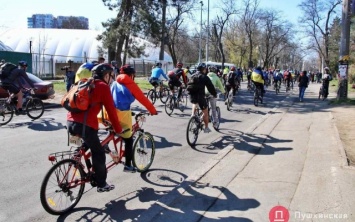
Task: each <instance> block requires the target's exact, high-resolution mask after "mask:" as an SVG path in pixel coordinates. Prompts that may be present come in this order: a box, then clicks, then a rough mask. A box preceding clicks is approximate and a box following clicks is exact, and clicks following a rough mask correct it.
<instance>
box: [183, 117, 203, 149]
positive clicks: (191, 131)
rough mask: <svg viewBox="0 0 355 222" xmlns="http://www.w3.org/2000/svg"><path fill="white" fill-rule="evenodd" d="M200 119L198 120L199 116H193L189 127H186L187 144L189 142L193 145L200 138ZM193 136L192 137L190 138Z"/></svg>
mask: <svg viewBox="0 0 355 222" xmlns="http://www.w3.org/2000/svg"><path fill="white" fill-rule="evenodd" d="M199 122H200V121H199V120H198V117H196V116H193V117H191V118H190V120H189V123H188V124H187V128H186V140H187V144H189V146H191V147H193V146H195V144H196V141H197V138H198V134H199V130H200V127H199V124H200V123H199ZM190 136H191V138H190Z"/></svg>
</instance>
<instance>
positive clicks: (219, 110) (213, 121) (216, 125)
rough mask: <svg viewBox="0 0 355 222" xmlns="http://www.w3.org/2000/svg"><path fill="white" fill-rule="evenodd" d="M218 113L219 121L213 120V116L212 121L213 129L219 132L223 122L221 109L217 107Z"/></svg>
mask: <svg viewBox="0 0 355 222" xmlns="http://www.w3.org/2000/svg"><path fill="white" fill-rule="evenodd" d="M216 112H217V119H216V120H215V119H213V116H212V118H211V119H212V124H213V128H214V129H215V130H217V131H218V129H219V125H220V121H221V109H220V108H219V107H218V106H217V107H216Z"/></svg>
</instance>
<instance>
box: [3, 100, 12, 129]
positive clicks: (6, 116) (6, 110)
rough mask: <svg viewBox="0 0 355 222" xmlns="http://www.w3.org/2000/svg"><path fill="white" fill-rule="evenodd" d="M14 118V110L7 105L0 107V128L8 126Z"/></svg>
mask: <svg viewBox="0 0 355 222" xmlns="http://www.w3.org/2000/svg"><path fill="white" fill-rule="evenodd" d="M13 117H14V110H13V108H12V106H10V105H9V104H7V103H5V102H4V103H2V104H1V105H0V126H3V125H6V124H8V123H9V122H10V121H11V120H12V118H13Z"/></svg>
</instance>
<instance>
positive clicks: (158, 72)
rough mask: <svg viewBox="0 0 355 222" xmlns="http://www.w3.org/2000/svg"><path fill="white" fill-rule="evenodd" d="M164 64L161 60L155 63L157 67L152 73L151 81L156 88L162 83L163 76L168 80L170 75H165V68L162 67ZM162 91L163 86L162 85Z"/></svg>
mask: <svg viewBox="0 0 355 222" xmlns="http://www.w3.org/2000/svg"><path fill="white" fill-rule="evenodd" d="M161 66H162V64H161V63H160V62H158V63H156V64H155V68H154V69H153V70H152V75H151V76H150V79H149V83H150V84H152V86H154V88H156V87H158V86H160V85H161V84H162V80H161V78H164V79H166V80H168V77H167V76H166V75H165V73H164V71H163V69H162V68H161ZM159 90H160V92H161V90H162V88H161V87H160V89H159Z"/></svg>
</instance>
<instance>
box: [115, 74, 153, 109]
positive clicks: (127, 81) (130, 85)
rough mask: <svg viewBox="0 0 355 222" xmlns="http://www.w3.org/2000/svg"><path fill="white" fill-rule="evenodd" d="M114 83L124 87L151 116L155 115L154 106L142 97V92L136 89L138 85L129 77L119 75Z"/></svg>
mask: <svg viewBox="0 0 355 222" xmlns="http://www.w3.org/2000/svg"><path fill="white" fill-rule="evenodd" d="M116 81H117V82H118V83H119V84H122V85H125V86H126V87H127V89H128V90H129V91H130V92H131V93H132V95H133V96H134V98H136V99H137V100H138V101H139V102H140V103H141V104H142V105H143V106H144V107H145V108H147V110H148V111H149V112H150V114H152V115H156V114H157V110H156V109H155V107H154V105H153V104H152V103H151V102H150V101H149V100H148V98H147V97H146V96H145V95H144V93H143V92H142V90H141V89H140V88H139V87H138V85H137V84H136V83H135V82H134V81H133V79H131V77H129V75H127V74H120V75H118V76H117V79H116Z"/></svg>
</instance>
